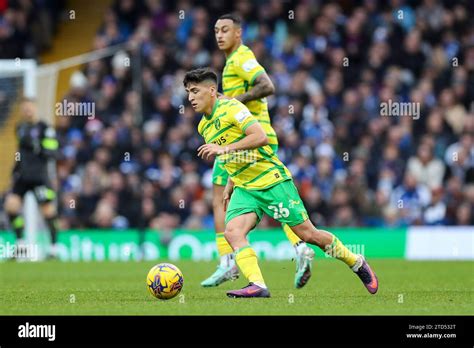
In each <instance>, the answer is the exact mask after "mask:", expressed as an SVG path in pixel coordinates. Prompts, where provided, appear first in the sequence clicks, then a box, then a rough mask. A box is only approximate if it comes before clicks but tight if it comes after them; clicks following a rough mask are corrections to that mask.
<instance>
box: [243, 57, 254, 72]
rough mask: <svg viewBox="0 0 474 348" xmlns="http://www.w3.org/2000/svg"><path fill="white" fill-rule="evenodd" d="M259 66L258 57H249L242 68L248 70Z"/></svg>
mask: <svg viewBox="0 0 474 348" xmlns="http://www.w3.org/2000/svg"><path fill="white" fill-rule="evenodd" d="M257 66H258V62H257V60H256V59H249V60H247V61H246V62H245V63H244V64H242V69H244V70H245V71H246V72H249V71H252V70H253V69H255V68H256V67H257Z"/></svg>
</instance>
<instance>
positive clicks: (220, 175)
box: [212, 144, 278, 186]
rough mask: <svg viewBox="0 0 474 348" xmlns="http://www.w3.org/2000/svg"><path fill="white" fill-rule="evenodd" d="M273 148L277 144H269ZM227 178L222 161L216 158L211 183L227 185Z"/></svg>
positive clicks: (276, 149)
mask: <svg viewBox="0 0 474 348" xmlns="http://www.w3.org/2000/svg"><path fill="white" fill-rule="evenodd" d="M270 147H271V148H272V149H273V152H275V153H276V152H277V151H278V145H276V144H275V145H270ZM228 179H229V174H227V171H226V170H225V168H224V163H221V162H219V161H218V160H217V159H216V160H215V161H214V166H213V167H212V183H213V184H214V185H219V186H225V185H227V180H228Z"/></svg>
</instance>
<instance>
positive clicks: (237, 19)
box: [219, 13, 242, 27]
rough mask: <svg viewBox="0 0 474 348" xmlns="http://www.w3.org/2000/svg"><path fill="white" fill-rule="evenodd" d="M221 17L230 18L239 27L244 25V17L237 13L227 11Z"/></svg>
mask: <svg viewBox="0 0 474 348" xmlns="http://www.w3.org/2000/svg"><path fill="white" fill-rule="evenodd" d="M219 19H230V20H231V21H232V22H234V24H236V25H238V26H239V27H240V26H241V25H242V17H240V16H239V15H238V14H237V13H226V14H223V15H222V16H220V17H219Z"/></svg>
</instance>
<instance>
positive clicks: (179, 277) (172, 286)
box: [146, 263, 184, 300]
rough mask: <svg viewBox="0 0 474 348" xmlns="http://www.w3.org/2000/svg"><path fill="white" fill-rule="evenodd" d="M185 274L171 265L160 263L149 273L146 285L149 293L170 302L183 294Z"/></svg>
mask: <svg viewBox="0 0 474 348" xmlns="http://www.w3.org/2000/svg"><path fill="white" fill-rule="evenodd" d="M183 281H184V279H183V273H181V271H180V270H179V268H178V267H176V266H175V265H173V264H171V263H159V264H157V265H156V266H153V267H152V269H150V271H149V272H148V276H147V278H146V283H147V287H148V291H150V293H151V294H152V295H153V296H154V297H156V298H158V299H160V300H169V299H171V298H173V297H175V296H176V295H178V294H179V293H180V292H181V289H182V288H183Z"/></svg>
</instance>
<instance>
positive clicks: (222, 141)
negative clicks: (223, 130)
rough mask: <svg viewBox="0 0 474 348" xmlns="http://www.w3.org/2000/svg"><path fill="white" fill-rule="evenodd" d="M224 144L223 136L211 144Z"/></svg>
mask: <svg viewBox="0 0 474 348" xmlns="http://www.w3.org/2000/svg"><path fill="white" fill-rule="evenodd" d="M226 142H227V140H226V139H225V138H224V136H221V137H220V138H219V139H216V140H214V141H213V142H212V143H213V144H217V145H222V144H224V143H226Z"/></svg>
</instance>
